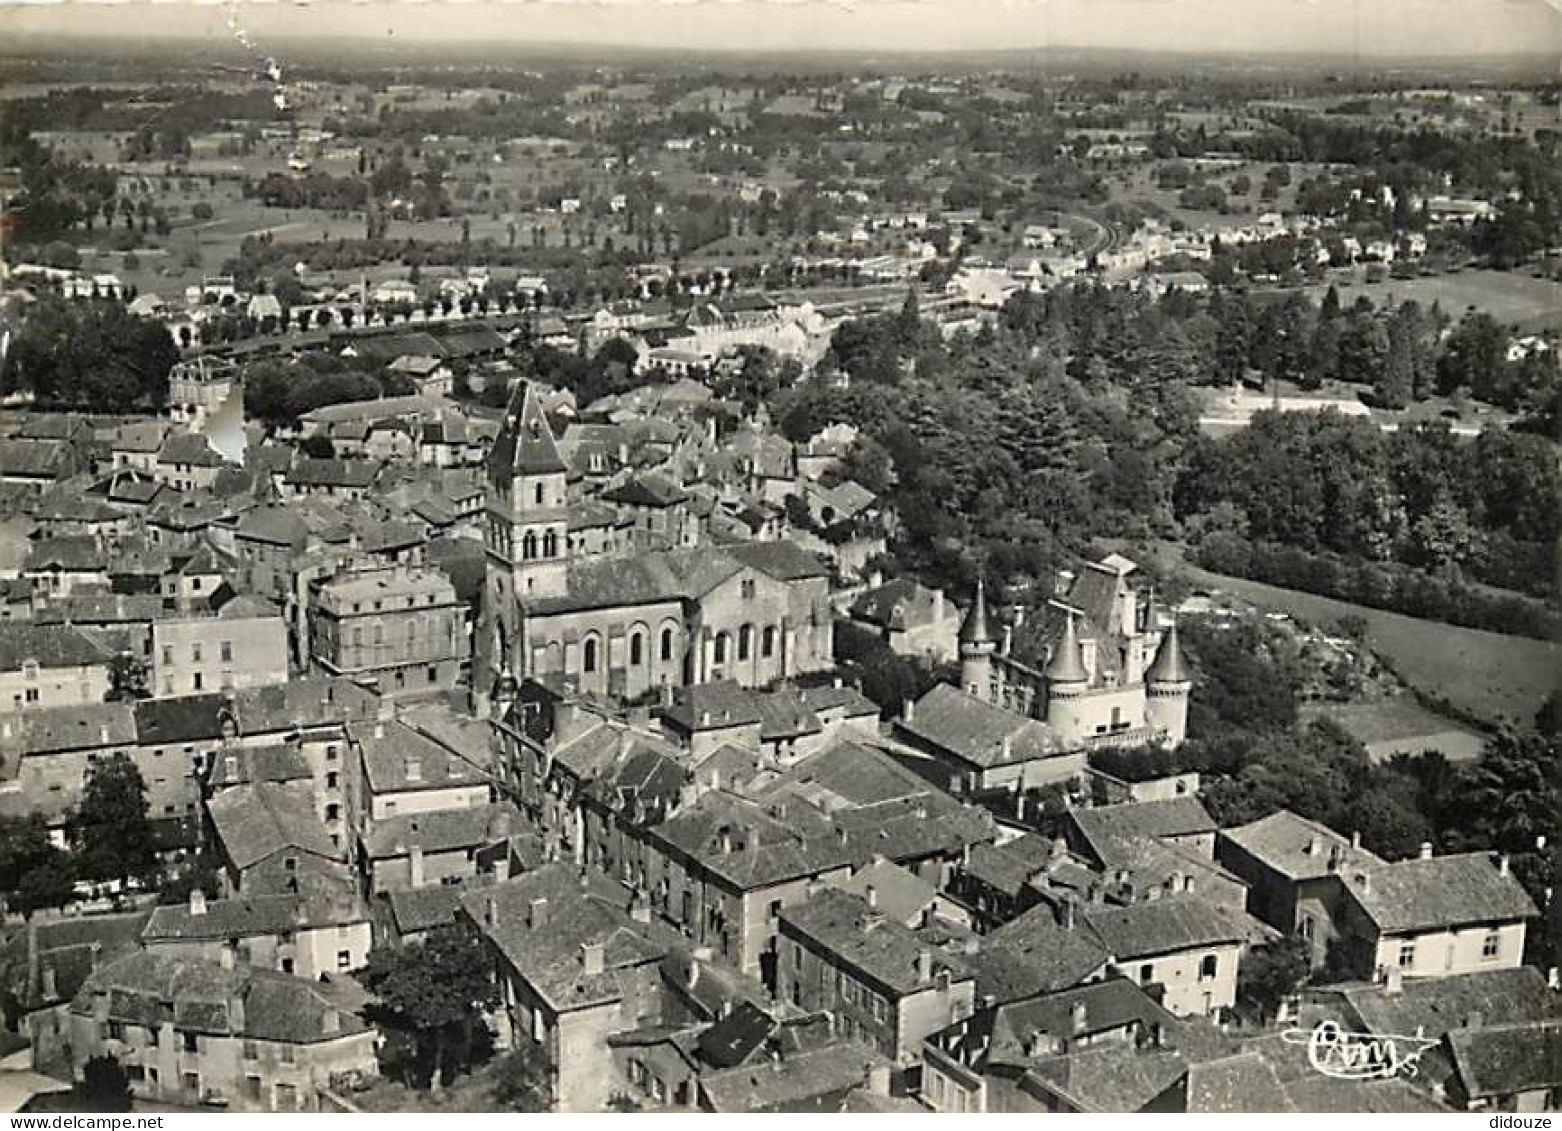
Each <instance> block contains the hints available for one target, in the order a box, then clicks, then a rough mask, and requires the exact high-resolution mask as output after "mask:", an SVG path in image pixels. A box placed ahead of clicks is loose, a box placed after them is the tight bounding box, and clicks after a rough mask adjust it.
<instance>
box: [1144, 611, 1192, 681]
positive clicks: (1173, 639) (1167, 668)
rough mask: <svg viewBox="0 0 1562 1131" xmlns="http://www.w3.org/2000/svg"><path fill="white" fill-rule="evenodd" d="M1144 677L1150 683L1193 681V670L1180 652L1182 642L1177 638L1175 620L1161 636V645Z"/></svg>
mask: <svg viewBox="0 0 1562 1131" xmlns="http://www.w3.org/2000/svg"><path fill="white" fill-rule="evenodd" d="M1145 678H1146V679H1147V680H1149V682H1151V683H1191V682H1193V670H1192V669H1191V668H1189V667H1188V661H1187V659H1186V658H1185V657H1184V656H1183V654H1182V642H1181V641H1179V640H1178V639H1177V622H1176V621H1172V623H1171V627H1170V628H1168V629H1167V630H1166V635H1165V636H1163V637H1161V646H1160V647H1159V648H1157V649H1156V651H1155V661H1154V662H1153V663H1152V664H1151V665H1150V670H1149V671H1148V672H1147V673H1146V674H1145Z"/></svg>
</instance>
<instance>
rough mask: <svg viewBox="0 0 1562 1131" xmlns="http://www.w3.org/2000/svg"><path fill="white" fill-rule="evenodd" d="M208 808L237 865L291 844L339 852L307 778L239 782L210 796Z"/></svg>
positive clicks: (326, 853)
mask: <svg viewBox="0 0 1562 1131" xmlns="http://www.w3.org/2000/svg"><path fill="white" fill-rule="evenodd" d="M206 809H207V812H208V813H209V814H210V816H211V819H212V824H213V825H214V826H215V827H216V830H217V836H218V839H220V840H221V841H222V846H223V849H224V851H225V852H226V853H227V855H228V858H229V859H230V860H232V861H233V864H234V867H236V868H239V869H245V868H249V867H252V866H253V865H255V864H258V863H260V862H261V861H262V860H264V859H266V858H267V857H268V856H271V855H273V854H274V853H277V852H281V851H283V850H284V849H288V848H296V849H300V850H302V851H304V852H308V853H311V854H313V855H315V856H320V857H323V858H324V859H327V860H336V859H338V858H339V856H340V854H339V852H338V850H337V848H336V846H335V845H333V844H332V843H331V838H330V836H329V835H327V833H326V831H325V826H324V825H322V824H321V823H320V818H319V817H318V816H316V814H315V798H314V790H313V788H312V787H311V786H309V785H308V784H306V783H303V782H254V783H252V784H249V785H241V786H238V787H236V788H234V789H230V790H227V791H225V792H223V793H219V794H217V795H216V796H215V797H213V798H211V799H210V800H209V801H208V802H207V803H206Z"/></svg>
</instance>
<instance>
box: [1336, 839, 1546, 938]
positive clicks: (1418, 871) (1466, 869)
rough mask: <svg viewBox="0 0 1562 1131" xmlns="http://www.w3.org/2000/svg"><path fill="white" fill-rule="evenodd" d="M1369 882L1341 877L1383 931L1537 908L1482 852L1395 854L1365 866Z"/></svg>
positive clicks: (1515, 915) (1501, 917) (1491, 919)
mask: <svg viewBox="0 0 1562 1131" xmlns="http://www.w3.org/2000/svg"><path fill="white" fill-rule="evenodd" d="M1367 875H1368V876H1369V877H1370V882H1369V884H1368V886H1366V887H1363V886H1361V885H1360V884H1358V883H1356V882H1355V881H1354V878H1352V879H1346V878H1345V877H1344V876H1342V877H1341V880H1342V883H1343V884H1344V886H1345V889H1346V890H1347V891H1348V892H1350V895H1351V898H1353V899H1354V900H1355V901H1356V902H1357V904H1359V905H1360V907H1361V909H1362V911H1363V912H1365V913H1366V915H1367V917H1368V918H1369V919H1371V920H1372V922H1373V924H1374V925H1376V926H1377V928H1378V930H1379V931H1381V932H1382V933H1384V934H1399V933H1403V932H1409V931H1423V930H1431V929H1434V928H1442V927H1448V926H1458V925H1463V924H1467V923H1499V922H1510V921H1512V920H1515V919H1529V918H1533V917H1534V916H1536V915H1539V914H1540V912H1539V911H1538V910H1537V909H1536V907H1535V903H1534V901H1533V900H1532V899H1530V897H1529V894H1528V893H1527V892H1526V891H1525V890H1524V887H1523V885H1522V884H1520V883H1519V881H1518V880H1517V879H1516V878H1514V876H1513V875H1512V874H1511V873H1509V874H1506V875H1504V874H1503V873H1502V872H1500V871H1499V870H1498V869H1497V868H1496V867H1495V866H1494V865H1493V864H1492V860H1491V856H1490V855H1489V854H1488V853H1485V852H1467V853H1462V854H1458V855H1453V856H1433V857H1430V858H1428V859H1415V860H1399V861H1396V862H1395V863H1393V864H1385V865H1383V866H1382V867H1379V868H1375V869H1372V870H1370V871H1369V872H1368V873H1367Z"/></svg>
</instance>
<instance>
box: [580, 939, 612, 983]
mask: <svg viewBox="0 0 1562 1131" xmlns="http://www.w3.org/2000/svg"><path fill="white" fill-rule="evenodd" d="M580 965H581V969H582V970H583V971H584V972H585V974H586V977H588V978H594V977H596V976H597V975H598V974H601V973H602V971H603V970H605V969H606V968H607V963H606V957H605V955H604V953H603V946H602V944H601V943H599V942H594V943H589V942H588V943H581V944H580Z"/></svg>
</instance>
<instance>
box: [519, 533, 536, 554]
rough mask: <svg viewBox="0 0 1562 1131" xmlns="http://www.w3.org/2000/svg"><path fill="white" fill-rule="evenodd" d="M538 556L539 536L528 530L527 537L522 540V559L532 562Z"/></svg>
mask: <svg viewBox="0 0 1562 1131" xmlns="http://www.w3.org/2000/svg"><path fill="white" fill-rule="evenodd" d="M536 556H537V535H536V533H535V532H533V531H530V530H528V531H527V532H526V537H525V538H523V539H521V557H523V558H525V559H526V560H527V561H531V560H532V559H533V558H535V557H536Z"/></svg>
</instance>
